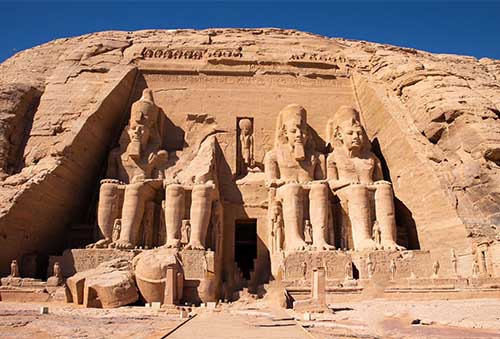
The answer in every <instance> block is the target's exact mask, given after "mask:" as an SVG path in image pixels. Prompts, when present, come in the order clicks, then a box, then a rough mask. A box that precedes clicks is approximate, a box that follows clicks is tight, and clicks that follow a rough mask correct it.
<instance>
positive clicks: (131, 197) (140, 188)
mask: <svg viewBox="0 0 500 339" xmlns="http://www.w3.org/2000/svg"><path fill="white" fill-rule="evenodd" d="M158 119H159V108H158V106H156V104H155V103H154V100H153V95H152V92H151V90H149V89H145V90H144V91H143V94H142V97H141V98H140V100H138V101H137V102H135V103H134V104H133V105H132V108H131V114H130V121H129V125H128V126H127V127H126V128H125V130H124V132H123V133H122V136H121V137H120V143H119V147H117V148H115V149H113V150H112V151H111V152H110V156H109V159H108V167H107V178H108V179H104V180H102V181H101V187H100V191H99V204H98V210H97V223H98V226H99V229H100V231H101V233H102V235H103V237H104V238H103V239H101V240H99V241H97V242H96V243H95V244H92V245H89V247H97V248H100V247H108V246H111V247H116V248H133V247H134V246H136V245H137V242H138V232H139V228H140V225H141V221H142V218H143V214H144V209H145V204H146V202H147V201H148V200H152V199H154V197H155V195H156V192H157V191H158V189H160V188H161V185H162V181H163V180H162V178H163V170H164V169H165V166H166V164H167V161H168V153H167V151H165V150H162V149H161V148H160V147H161V137H160V130H159V127H158ZM117 219H121V221H120V224H121V228H120V234H119V237H118V240H116V241H113V239H112V237H113V226H114V225H115V221H116V220H117ZM115 236H116V235H115Z"/></svg>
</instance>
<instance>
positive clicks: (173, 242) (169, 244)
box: [163, 239, 181, 248]
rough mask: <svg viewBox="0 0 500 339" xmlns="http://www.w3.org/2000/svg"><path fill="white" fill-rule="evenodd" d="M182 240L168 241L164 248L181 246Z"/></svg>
mask: <svg viewBox="0 0 500 339" xmlns="http://www.w3.org/2000/svg"><path fill="white" fill-rule="evenodd" d="M180 244H181V242H180V240H178V239H174V240H171V241H167V243H166V244H165V245H163V247H164V248H179V247H180Z"/></svg>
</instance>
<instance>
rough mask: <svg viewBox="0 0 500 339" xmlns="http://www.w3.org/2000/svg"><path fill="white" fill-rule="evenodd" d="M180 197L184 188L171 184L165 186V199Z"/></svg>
mask: <svg viewBox="0 0 500 339" xmlns="http://www.w3.org/2000/svg"><path fill="white" fill-rule="evenodd" d="M182 195H184V187H182V185H178V184H172V185H168V186H167V188H166V196H167V197H172V198H175V197H179V196H182Z"/></svg>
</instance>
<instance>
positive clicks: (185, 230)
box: [181, 219, 191, 245]
mask: <svg viewBox="0 0 500 339" xmlns="http://www.w3.org/2000/svg"><path fill="white" fill-rule="evenodd" d="M181 229H182V235H181V243H182V244H183V245H186V244H188V243H189V237H190V236H191V223H190V221H189V219H184V220H182V226H181Z"/></svg>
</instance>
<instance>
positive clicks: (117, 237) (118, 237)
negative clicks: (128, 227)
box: [111, 219, 122, 242]
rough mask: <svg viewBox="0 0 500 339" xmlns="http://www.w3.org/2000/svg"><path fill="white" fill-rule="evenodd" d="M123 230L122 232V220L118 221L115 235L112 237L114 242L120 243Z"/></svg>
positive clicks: (115, 226) (114, 229) (114, 226)
mask: <svg viewBox="0 0 500 339" xmlns="http://www.w3.org/2000/svg"><path fill="white" fill-rule="evenodd" d="M121 230H122V219H116V220H115V224H114V225H113V233H112V235H111V238H112V240H113V242H115V241H118V239H120V232H121Z"/></svg>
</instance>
